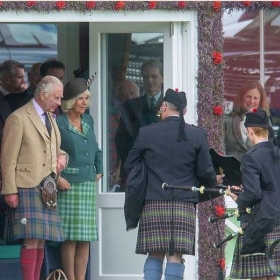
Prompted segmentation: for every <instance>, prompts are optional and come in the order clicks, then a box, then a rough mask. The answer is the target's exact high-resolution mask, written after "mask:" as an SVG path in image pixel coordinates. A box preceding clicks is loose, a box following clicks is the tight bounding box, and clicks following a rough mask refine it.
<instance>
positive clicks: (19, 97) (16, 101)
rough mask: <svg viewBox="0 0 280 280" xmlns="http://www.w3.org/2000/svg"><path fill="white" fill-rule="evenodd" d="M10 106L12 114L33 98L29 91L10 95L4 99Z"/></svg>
mask: <svg viewBox="0 0 280 280" xmlns="http://www.w3.org/2000/svg"><path fill="white" fill-rule="evenodd" d="M3 98H4V99H5V100H6V101H7V102H8V103H9V105H10V107H11V110H12V112H14V111H15V110H17V109H18V108H20V107H21V106H23V105H25V104H26V103H27V102H29V101H30V100H31V99H32V96H31V95H29V94H28V92H27V89H26V90H25V91H23V92H19V93H10V94H7V95H5V96H4V97H3Z"/></svg>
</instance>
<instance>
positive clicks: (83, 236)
mask: <svg viewBox="0 0 280 280" xmlns="http://www.w3.org/2000/svg"><path fill="white" fill-rule="evenodd" d="M58 205H59V214H60V217H61V220H62V226H63V231H64V235H65V240H78V241H96V240H98V235H97V226H96V183H95V182H93V181H90V180H89V181H85V182H82V183H71V189H69V190H67V191H59V192H58Z"/></svg>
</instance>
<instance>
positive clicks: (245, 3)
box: [243, 1, 252, 7]
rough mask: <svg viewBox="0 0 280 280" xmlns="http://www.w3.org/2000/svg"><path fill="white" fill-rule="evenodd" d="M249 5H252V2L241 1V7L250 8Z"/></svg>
mask: <svg viewBox="0 0 280 280" xmlns="http://www.w3.org/2000/svg"><path fill="white" fill-rule="evenodd" d="M251 4H252V1H243V5H244V6H246V7H249V6H251Z"/></svg>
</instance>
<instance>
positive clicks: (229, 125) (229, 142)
mask: <svg viewBox="0 0 280 280" xmlns="http://www.w3.org/2000/svg"><path fill="white" fill-rule="evenodd" d="M224 129H225V151H226V154H227V155H233V156H234V157H235V158H237V159H238V160H239V161H240V160H241V157H242V156H243V155H244V154H245V153H246V152H247V151H248V150H250V149H251V148H252V144H251V143H250V142H249V141H246V142H244V140H243V137H242V133H241V129H240V116H239V115H236V116H231V115H227V116H225V122H224Z"/></svg>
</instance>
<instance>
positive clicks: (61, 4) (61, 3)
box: [56, 1, 65, 10]
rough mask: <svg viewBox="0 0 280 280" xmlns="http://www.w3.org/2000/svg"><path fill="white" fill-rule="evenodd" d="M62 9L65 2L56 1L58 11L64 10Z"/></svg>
mask: <svg viewBox="0 0 280 280" xmlns="http://www.w3.org/2000/svg"><path fill="white" fill-rule="evenodd" d="M64 7H65V1H57V2H56V8H57V9H58V10H62V9H64Z"/></svg>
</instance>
